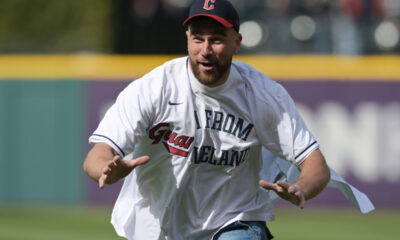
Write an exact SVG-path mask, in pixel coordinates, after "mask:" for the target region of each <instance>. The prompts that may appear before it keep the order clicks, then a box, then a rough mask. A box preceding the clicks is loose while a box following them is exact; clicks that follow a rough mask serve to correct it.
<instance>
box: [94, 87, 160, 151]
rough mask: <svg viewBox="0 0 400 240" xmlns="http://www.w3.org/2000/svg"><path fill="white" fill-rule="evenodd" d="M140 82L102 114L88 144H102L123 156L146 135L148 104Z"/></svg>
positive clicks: (147, 96)
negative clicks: (102, 116)
mask: <svg viewBox="0 0 400 240" xmlns="http://www.w3.org/2000/svg"><path fill="white" fill-rule="evenodd" d="M143 81H144V79H138V80H136V81H134V82H132V83H131V84H129V85H128V86H127V87H126V88H125V89H124V90H123V91H122V92H121V93H120V94H119V95H118V97H117V99H116V101H115V103H114V104H113V105H112V106H111V107H110V109H109V110H108V111H107V112H106V114H105V116H104V118H103V119H102V120H101V121H100V123H99V126H98V128H97V129H96V130H95V131H94V133H93V134H92V135H91V136H90V137H89V143H90V144H94V143H98V142H105V143H107V144H108V145H110V146H111V147H112V148H113V149H114V150H116V151H117V152H118V153H119V155H121V156H125V155H126V154H129V153H131V152H132V151H133V149H134V147H135V145H136V144H137V143H138V142H139V141H140V140H141V138H142V137H143V136H144V135H145V134H146V129H147V128H148V126H149V124H150V122H151V118H152V117H151V115H152V112H153V111H152V104H151V99H150V95H151V94H146V92H148V91H147V90H146V85H145V84H143Z"/></svg>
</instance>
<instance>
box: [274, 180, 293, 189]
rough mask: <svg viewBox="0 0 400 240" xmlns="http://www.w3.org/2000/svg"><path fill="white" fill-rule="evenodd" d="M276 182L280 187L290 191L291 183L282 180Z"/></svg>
mask: <svg viewBox="0 0 400 240" xmlns="http://www.w3.org/2000/svg"><path fill="white" fill-rule="evenodd" d="M276 184H277V185H278V186H279V187H282V188H283V189H286V191H288V190H289V188H290V186H291V184H290V183H287V182H281V181H278V182H276Z"/></svg>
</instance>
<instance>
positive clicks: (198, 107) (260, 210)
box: [89, 57, 318, 240]
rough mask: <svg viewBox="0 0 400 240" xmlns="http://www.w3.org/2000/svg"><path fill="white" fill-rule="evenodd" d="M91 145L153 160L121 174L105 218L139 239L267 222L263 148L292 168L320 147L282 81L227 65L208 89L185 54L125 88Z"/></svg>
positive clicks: (178, 239) (195, 235)
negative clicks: (226, 72)
mask: <svg viewBox="0 0 400 240" xmlns="http://www.w3.org/2000/svg"><path fill="white" fill-rule="evenodd" d="M89 141H90V143H97V142H105V143H107V144H109V145H110V146H112V147H113V148H114V149H115V150H116V151H117V152H118V153H119V154H120V155H121V156H125V155H126V154H129V153H131V152H133V158H136V157H138V156H143V155H149V156H150V161H149V162H148V163H147V164H145V165H142V166H138V167H137V168H136V169H135V170H134V171H133V172H132V173H131V174H129V175H128V176H127V177H126V178H125V180H124V184H123V187H122V189H121V192H120V195H119V197H118V200H117V202H116V204H115V207H114V210H113V214H112V220H111V222H112V224H113V225H114V227H115V229H116V231H117V233H118V234H119V235H120V236H123V237H126V238H128V239H137V240H143V239H145V240H153V239H154V240H156V239H172V240H191V239H196V240H198V239H211V238H212V237H213V235H214V234H215V233H216V232H217V231H218V230H219V229H220V228H221V227H223V226H226V225H227V224H229V223H231V222H233V221H236V220H260V221H267V220H272V219H273V208H272V204H271V203H270V201H269V198H268V194H267V192H266V191H264V190H262V189H261V188H260V187H259V184H258V181H259V179H260V177H259V172H260V169H261V167H262V161H261V147H262V146H264V147H266V148H267V149H268V150H270V151H271V152H273V153H274V154H276V155H277V156H279V157H282V158H284V159H286V160H289V161H291V162H293V163H295V164H300V163H301V162H302V161H303V160H304V159H305V158H306V157H307V156H308V155H309V154H310V153H311V152H312V151H314V150H315V149H316V148H318V144H317V142H316V141H315V140H314V137H313V136H312V134H311V133H310V131H309V130H308V129H307V127H306V126H305V124H304V122H303V120H302V119H301V117H300V116H299V114H298V112H297V110H296V108H295V105H294V103H293V101H292V99H291V98H290V96H289V95H288V93H287V92H286V91H285V90H284V88H283V87H282V86H281V85H279V84H278V83H276V82H274V81H272V80H270V79H268V78H267V77H266V76H265V75H264V74H263V73H261V72H259V71H257V70H256V69H254V68H253V67H251V66H249V65H247V64H245V63H242V62H233V63H232V67H231V71H230V75H229V78H228V80H227V81H226V82H225V83H224V84H223V85H220V86H218V87H214V88H210V87H207V86H204V85H202V84H201V83H200V82H198V80H197V79H196V78H195V76H194V75H193V73H192V71H191V69H190V67H189V62H188V58H187V57H184V58H178V59H175V60H172V61H169V62H167V63H165V64H164V65H162V66H160V67H158V68H156V69H154V70H153V71H151V72H150V73H148V74H147V75H145V76H143V77H142V78H140V79H138V80H136V81H133V82H132V83H131V84H130V85H129V86H127V87H126V88H125V89H124V90H123V91H122V92H121V93H120V95H119V96H118V98H117V100H116V102H115V104H114V105H113V106H112V107H111V108H110V109H109V110H108V112H107V113H106V115H105V117H104V118H103V120H102V121H101V122H100V124H99V127H98V128H97V130H95V132H94V133H93V135H92V136H91V137H90V139H89Z"/></svg>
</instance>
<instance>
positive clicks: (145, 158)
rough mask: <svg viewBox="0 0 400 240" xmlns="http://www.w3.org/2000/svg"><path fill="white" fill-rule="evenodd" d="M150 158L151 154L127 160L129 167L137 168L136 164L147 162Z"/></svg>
mask: <svg viewBox="0 0 400 240" xmlns="http://www.w3.org/2000/svg"><path fill="white" fill-rule="evenodd" d="M149 160H150V157H149V156H142V157H138V158H136V159H134V160H128V161H125V162H126V164H127V166H128V167H131V168H135V167H136V166H139V165H142V164H145V163H147V162H148V161H149Z"/></svg>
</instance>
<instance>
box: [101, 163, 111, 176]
mask: <svg viewBox="0 0 400 240" xmlns="http://www.w3.org/2000/svg"><path fill="white" fill-rule="evenodd" d="M109 165H110V164H109ZM102 172H103V174H105V175H108V174H109V173H110V172H111V166H107V167H105V168H103V171H102Z"/></svg>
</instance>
